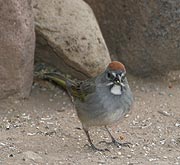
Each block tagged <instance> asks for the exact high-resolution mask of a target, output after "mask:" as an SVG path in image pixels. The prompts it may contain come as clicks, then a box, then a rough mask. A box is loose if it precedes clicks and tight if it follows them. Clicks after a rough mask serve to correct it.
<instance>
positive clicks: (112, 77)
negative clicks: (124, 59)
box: [106, 72, 114, 80]
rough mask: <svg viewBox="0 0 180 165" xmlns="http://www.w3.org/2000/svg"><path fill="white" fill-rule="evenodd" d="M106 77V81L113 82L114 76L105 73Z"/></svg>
mask: <svg viewBox="0 0 180 165" xmlns="http://www.w3.org/2000/svg"><path fill="white" fill-rule="evenodd" d="M106 77H107V79H108V80H113V79H114V76H113V75H112V74H111V73H110V72H107V74H106Z"/></svg>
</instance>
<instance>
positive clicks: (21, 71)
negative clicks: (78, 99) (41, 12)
mask: <svg viewBox="0 0 180 165" xmlns="http://www.w3.org/2000/svg"><path fill="white" fill-rule="evenodd" d="M0 43H1V44H0V93H1V95H0V98H6V97H7V96H9V95H13V94H17V95H18V96H20V97H27V96H28V95H29V92H30V89H31V85H32V80H33V63H34V61H33V60H34V47H35V33H34V19H33V14H32V8H31V1H30V0H25V1H24V0H8V1H3V0H1V1H0Z"/></svg>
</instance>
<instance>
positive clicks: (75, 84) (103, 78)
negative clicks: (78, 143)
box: [43, 61, 133, 151]
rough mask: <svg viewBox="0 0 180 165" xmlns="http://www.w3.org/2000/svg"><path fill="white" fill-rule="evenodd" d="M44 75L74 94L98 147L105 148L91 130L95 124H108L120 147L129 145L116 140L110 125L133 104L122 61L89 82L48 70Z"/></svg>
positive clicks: (113, 140)
mask: <svg viewBox="0 0 180 165" xmlns="http://www.w3.org/2000/svg"><path fill="white" fill-rule="evenodd" d="M43 77H44V78H45V79H49V80H52V81H54V82H55V83H57V84H58V85H60V86H62V87H64V88H65V89H66V90H67V92H68V93H69V94H70V96H72V97H73V100H74V101H73V102H74V104H75V107H76V110H77V115H78V117H79V120H80V121H81V123H82V127H83V129H84V131H85V133H86V135H87V138H88V141H89V143H90V145H91V147H92V148H93V149H94V150H99V151H102V149H99V148H96V147H95V146H94V144H93V143H92V141H91V139H90V136H89V132H88V131H89V128H90V127H92V126H104V127H105V128H106V130H107V132H108V134H109V135H110V137H111V139H112V143H113V144H115V145H116V146H118V147H120V146H129V145H128V143H120V142H118V141H116V140H115V138H114V137H113V136H112V135H111V133H110V132H109V130H108V128H107V126H108V125H111V124H113V123H115V122H117V121H119V120H120V118H122V117H123V116H124V115H125V114H126V113H127V112H129V110H130V107H131V105H132V103H133V96H132V92H131V90H130V87H129V85H128V81H127V78H126V69H125V67H124V65H123V64H122V63H120V62H118V61H113V62H111V63H110V64H109V65H108V67H107V68H106V70H105V71H104V72H103V73H101V74H99V75H97V76H96V77H94V78H91V79H88V80H85V81H72V80H70V79H66V78H65V77H63V76H62V75H61V74H59V73H55V72H53V73H44V75H43Z"/></svg>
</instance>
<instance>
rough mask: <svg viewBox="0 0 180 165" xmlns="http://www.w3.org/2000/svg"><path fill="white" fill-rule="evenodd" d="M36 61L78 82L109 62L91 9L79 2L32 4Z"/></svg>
mask: <svg viewBox="0 0 180 165" xmlns="http://www.w3.org/2000/svg"><path fill="white" fill-rule="evenodd" d="M33 6H34V13H35V22H36V33H37V47H36V59H37V60H39V59H40V60H42V61H44V62H46V63H49V64H51V65H53V66H55V67H57V68H58V69H60V70H61V71H62V72H65V73H69V74H71V75H73V76H75V77H78V78H85V77H87V76H88V77H91V76H95V75H96V74H98V73H99V72H101V71H102V70H104V68H105V67H106V66H107V64H108V63H109V62H110V57H109V52H108V50H107V47H106V44H105V42H104V39H103V37H102V34H101V31H100V29H99V26H98V24H97V21H96V18H95V17H94V14H93V12H92V10H91V8H90V7H89V6H88V5H87V4H86V3H85V2H83V1H82V0H76V1H74V0H68V1H67V0H46V1H44V0H34V5H33Z"/></svg>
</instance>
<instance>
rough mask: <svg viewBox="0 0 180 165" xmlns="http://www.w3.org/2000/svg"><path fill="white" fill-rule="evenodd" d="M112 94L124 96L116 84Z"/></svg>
mask: <svg viewBox="0 0 180 165" xmlns="http://www.w3.org/2000/svg"><path fill="white" fill-rule="evenodd" d="M111 93H112V94H113V95H121V94H122V92H121V86H120V85H116V84H114V85H113V87H112V88H111Z"/></svg>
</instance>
